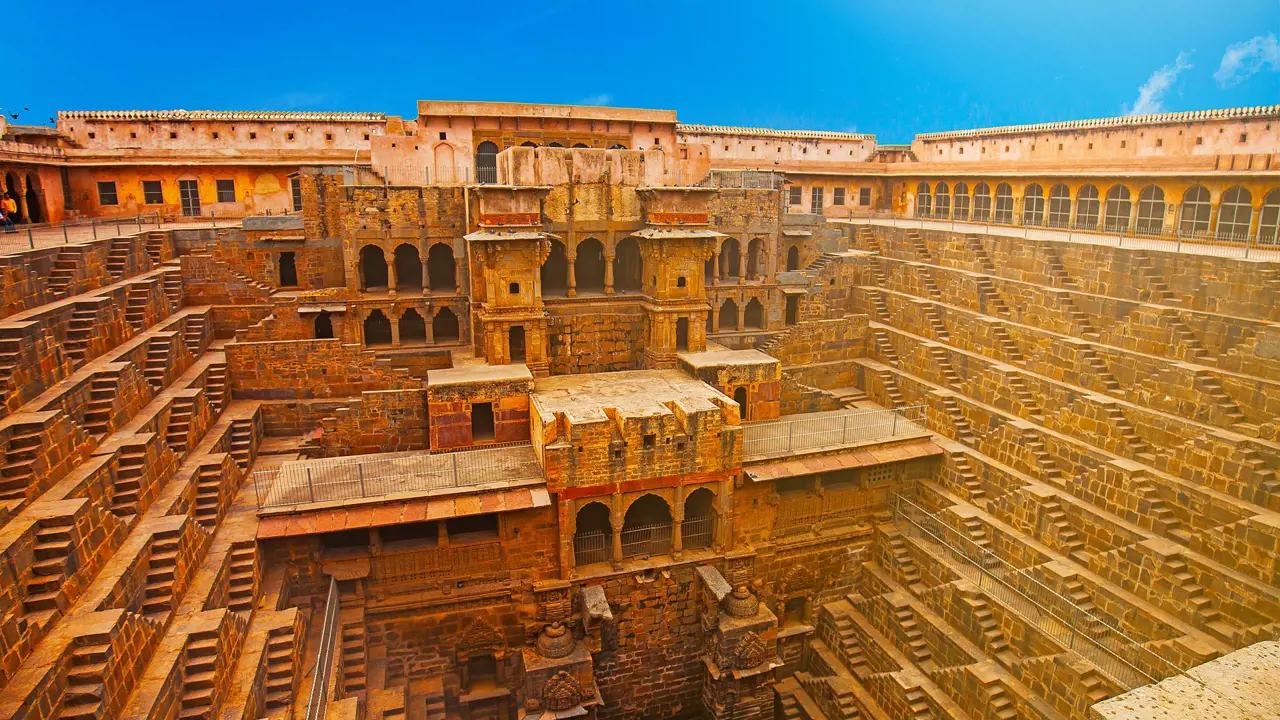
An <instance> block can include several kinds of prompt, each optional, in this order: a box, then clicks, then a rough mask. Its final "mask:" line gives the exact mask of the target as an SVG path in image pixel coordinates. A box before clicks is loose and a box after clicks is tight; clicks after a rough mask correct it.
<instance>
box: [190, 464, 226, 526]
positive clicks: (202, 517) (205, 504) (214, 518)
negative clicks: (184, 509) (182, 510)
mask: <svg viewBox="0 0 1280 720" xmlns="http://www.w3.org/2000/svg"><path fill="white" fill-rule="evenodd" d="M221 490H222V469H221V467H220V466H218V465H203V466H201V467H200V469H199V470H197V471H196V508H195V509H196V513H195V518H196V522H198V523H200V524H201V525H203V526H204V527H207V528H210V529H212V528H215V527H217V526H218V519H219V517H220V516H221V514H222V494H221Z"/></svg>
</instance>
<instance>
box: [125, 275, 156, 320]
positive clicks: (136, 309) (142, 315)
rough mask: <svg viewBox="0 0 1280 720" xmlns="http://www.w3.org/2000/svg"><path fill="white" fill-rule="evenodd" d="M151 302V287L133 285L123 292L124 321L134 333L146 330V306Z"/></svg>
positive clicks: (143, 284) (141, 284)
mask: <svg viewBox="0 0 1280 720" xmlns="http://www.w3.org/2000/svg"><path fill="white" fill-rule="evenodd" d="M150 300H151V286H150V285H148V284H145V283H134V284H132V285H129V286H128V289H127V290H126V291H125V309H124V319H125V322H127V323H129V326H130V327H132V328H133V330H134V332H143V331H144V330H146V329H147V305H148V303H149V302H150Z"/></svg>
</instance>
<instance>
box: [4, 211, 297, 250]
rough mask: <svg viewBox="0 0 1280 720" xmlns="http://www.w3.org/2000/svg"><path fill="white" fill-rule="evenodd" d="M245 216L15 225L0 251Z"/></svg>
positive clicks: (219, 223)
mask: <svg viewBox="0 0 1280 720" xmlns="http://www.w3.org/2000/svg"><path fill="white" fill-rule="evenodd" d="M284 214H286V215H291V214H294V213H284ZM241 219H242V218H240V217H234V218H232V217H218V216H216V215H214V214H213V213H209V214H208V215H200V216H180V217H165V216H163V215H161V214H160V213H158V212H151V213H146V214H141V215H129V216H118V217H100V218H86V219H84V220H68V221H66V222H60V223H35V224H26V225H15V226H14V229H13V232H3V231H0V253H11V252H20V251H22V250H32V249H35V248H47V247H57V246H59V245H70V244H71V243H82V242H89V241H91V240H97V239H98V238H100V237H121V236H124V235H129V234H135V233H140V232H143V231H146V230H198V229H203V228H218V227H229V226H233V225H236V224H238V223H239V222H240V220H241Z"/></svg>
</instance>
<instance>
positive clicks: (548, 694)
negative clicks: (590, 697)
mask: <svg viewBox="0 0 1280 720" xmlns="http://www.w3.org/2000/svg"><path fill="white" fill-rule="evenodd" d="M542 699H543V701H544V702H545V703H546V705H547V709H548V710H551V711H553V712H561V711H563V710H568V709H569V708H571V707H574V706H576V705H579V704H581V703H582V700H583V692H582V684H581V683H579V682H578V678H576V677H574V676H572V675H570V674H569V673H567V672H565V671H564V670H561V671H560V672H558V673H556V674H555V675H552V676H551V677H549V678H547V682H546V684H545V685H543V686H542Z"/></svg>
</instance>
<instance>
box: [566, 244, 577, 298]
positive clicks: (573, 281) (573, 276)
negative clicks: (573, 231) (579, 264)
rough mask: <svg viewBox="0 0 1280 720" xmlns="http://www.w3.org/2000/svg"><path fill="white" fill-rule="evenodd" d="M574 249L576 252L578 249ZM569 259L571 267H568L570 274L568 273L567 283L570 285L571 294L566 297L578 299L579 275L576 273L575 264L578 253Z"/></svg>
mask: <svg viewBox="0 0 1280 720" xmlns="http://www.w3.org/2000/svg"><path fill="white" fill-rule="evenodd" d="M574 249H575V250H576V249H577V248H574ZM567 257H568V259H569V267H568V272H567V273H566V282H567V284H568V285H569V292H568V293H566V295H568V296H569V297H577V296H578V274H577V272H576V268H574V264H575V262H576V261H577V259H578V253H576V252H575V253H574V254H572V255H569V256H567Z"/></svg>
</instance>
